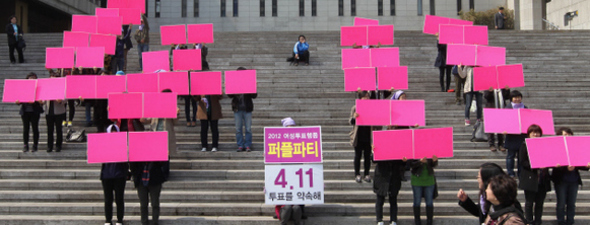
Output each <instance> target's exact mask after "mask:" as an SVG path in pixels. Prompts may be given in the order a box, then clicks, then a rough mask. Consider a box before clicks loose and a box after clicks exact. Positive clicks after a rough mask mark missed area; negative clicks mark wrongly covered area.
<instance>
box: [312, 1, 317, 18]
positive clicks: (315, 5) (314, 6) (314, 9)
mask: <svg viewBox="0 0 590 225" xmlns="http://www.w3.org/2000/svg"><path fill="white" fill-rule="evenodd" d="M317 15H318V2H317V0H311V16H317Z"/></svg>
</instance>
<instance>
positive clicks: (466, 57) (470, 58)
mask: <svg viewBox="0 0 590 225" xmlns="http://www.w3.org/2000/svg"><path fill="white" fill-rule="evenodd" d="M476 52H477V46H475V45H453V44H449V45H447V65H459V64H463V65H464V66H474V65H475V58H476V57H475V55H476Z"/></svg>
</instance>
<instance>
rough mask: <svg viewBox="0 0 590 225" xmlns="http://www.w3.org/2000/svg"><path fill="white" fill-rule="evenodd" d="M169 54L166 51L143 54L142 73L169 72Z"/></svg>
mask: <svg viewBox="0 0 590 225" xmlns="http://www.w3.org/2000/svg"><path fill="white" fill-rule="evenodd" d="M169 54H170V53H168V51H153V52H143V53H142V64H143V71H144V72H147V73H153V72H155V71H157V70H165V71H170V56H169Z"/></svg>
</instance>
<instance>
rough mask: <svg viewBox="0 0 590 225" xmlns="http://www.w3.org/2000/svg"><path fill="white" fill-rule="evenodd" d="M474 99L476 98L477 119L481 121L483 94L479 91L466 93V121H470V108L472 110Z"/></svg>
mask: <svg viewBox="0 0 590 225" xmlns="http://www.w3.org/2000/svg"><path fill="white" fill-rule="evenodd" d="M473 97H475V104H476V106H477V119H481V114H482V109H481V101H482V95H481V92H478V91H476V92H468V93H465V119H469V108H471V101H472V100H473Z"/></svg>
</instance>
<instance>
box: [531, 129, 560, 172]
mask: <svg viewBox="0 0 590 225" xmlns="http://www.w3.org/2000/svg"><path fill="white" fill-rule="evenodd" d="M526 146H527V151H528V154H529V161H530V163H531V168H533V169H535V168H545V167H555V166H556V165H557V164H559V165H560V166H561V165H563V166H567V165H569V160H568V156H567V150H566V148H565V146H566V145H565V137H564V136H556V137H539V138H527V139H526Z"/></svg>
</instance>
